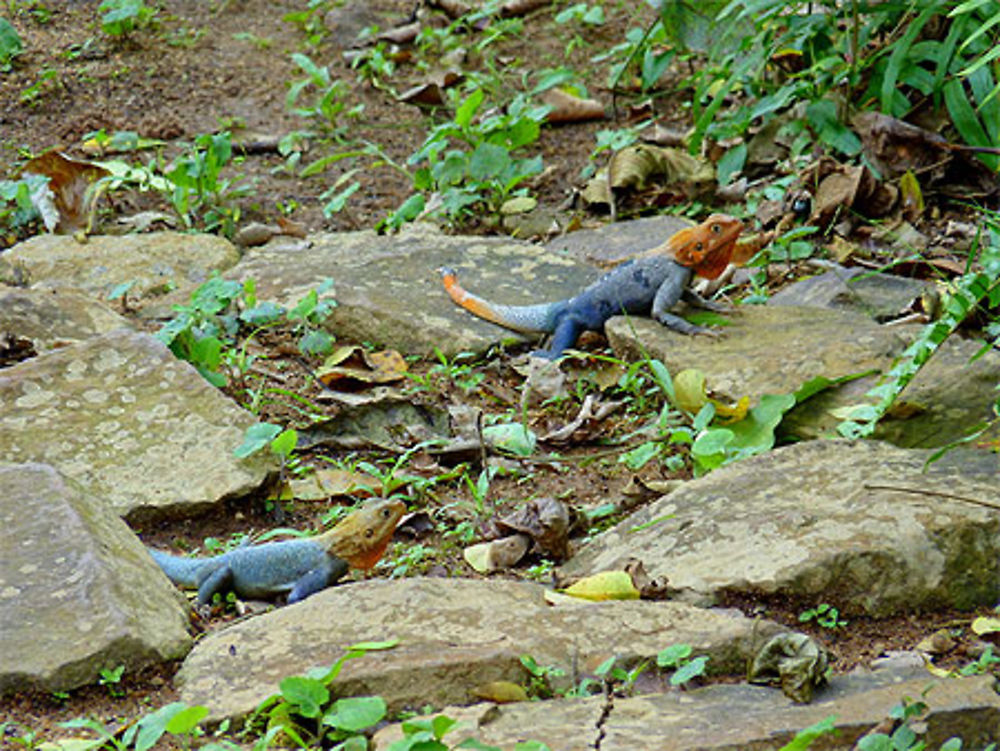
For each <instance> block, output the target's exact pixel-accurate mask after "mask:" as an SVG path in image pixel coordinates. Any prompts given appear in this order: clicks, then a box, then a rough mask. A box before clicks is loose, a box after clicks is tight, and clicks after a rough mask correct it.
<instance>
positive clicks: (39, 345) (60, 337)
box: [0, 284, 128, 352]
mask: <svg viewBox="0 0 1000 751" xmlns="http://www.w3.org/2000/svg"><path fill="white" fill-rule="evenodd" d="M127 325H128V323H127V321H126V320H125V319H124V318H123V317H122V316H120V315H118V314H117V313H115V312H114V311H113V310H112V309H111V308H109V307H108V306H107V305H103V304H102V303H99V302H97V301H96V300H94V299H93V298H91V297H90V296H88V295H86V294H84V293H82V292H76V291H74V290H70V289H61V290H54V289H50V290H38V289H22V288H18V287H6V286H4V285H2V284H0V335H3V334H9V335H12V336H15V337H19V338H22V339H30V340H31V341H32V343H33V344H34V346H35V350H36V351H38V352H43V351H45V350H49V349H53V348H55V347H60V346H63V345H65V344H69V343H72V342H79V341H83V340H84V339H89V338H90V337H92V336H95V335H97V334H104V333H107V332H108V331H113V330H114V329H118V328H121V327H123V326H127Z"/></svg>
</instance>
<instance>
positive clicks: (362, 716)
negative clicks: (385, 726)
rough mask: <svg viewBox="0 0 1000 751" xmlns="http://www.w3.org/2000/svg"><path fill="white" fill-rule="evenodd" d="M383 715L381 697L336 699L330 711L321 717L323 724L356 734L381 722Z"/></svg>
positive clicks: (384, 711)
mask: <svg viewBox="0 0 1000 751" xmlns="http://www.w3.org/2000/svg"><path fill="white" fill-rule="evenodd" d="M385 713H386V704H385V699H383V698H382V697H381V696H354V697H350V698H347V699H337V701H335V702H334V703H333V707H332V708H331V709H330V711H329V712H327V713H326V714H325V715H324V716H323V724H324V725H329V726H330V727H335V728H338V729H339V730H346V731H348V732H352V733H356V732H358V731H361V730H364V729H366V728H370V727H372V726H373V725H375V724H376V723H379V722H381V721H382V718H384V717H385Z"/></svg>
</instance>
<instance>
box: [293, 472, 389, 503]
mask: <svg viewBox="0 0 1000 751" xmlns="http://www.w3.org/2000/svg"><path fill="white" fill-rule="evenodd" d="M289 485H290V486H291V491H292V492H291V497H293V498H297V499H298V500H300V501H323V500H326V499H327V498H330V497H331V496H341V495H356V496H361V497H364V498H368V497H371V496H372V495H374V494H375V492H376V491H378V490H379V488H380V487H381V484H380V483H379V481H378V480H376V479H375V478H374V477H372V476H371V475H366V474H365V473H364V472H350V471H348V470H346V469H318V470H316V471H315V472H313V473H312V474H311V475H309V476H308V477H304V478H302V479H301V480H292V481H291V482H290V483H289Z"/></svg>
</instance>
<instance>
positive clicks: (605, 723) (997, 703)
mask: <svg viewBox="0 0 1000 751" xmlns="http://www.w3.org/2000/svg"><path fill="white" fill-rule="evenodd" d="M903 697H910V698H911V699H916V698H917V697H920V701H923V702H925V703H926V704H927V705H928V711H927V714H926V716H922V723H923V722H926V735H922V736H921V740H923V741H925V742H926V743H927V748H940V747H941V744H942V743H944V741H946V740H947V739H948V738H952V737H958V738H961V739H962V741H963V743H962V748H984V747H985V746H986V744H987V743H990V742H991V741H995V740H996V739H997V738H998V737H1000V698H998V697H997V695H996V692H994V691H993V687H992V678H990V677H989V676H976V677H974V678H961V679H940V678H932V677H930V676H928V675H927V672H926V671H925V670H924V668H923V667H922V666H921V667H919V668H917V669H915V670H914V669H909V670H879V671H875V672H874V673H858V674H853V675H848V676H838V677H836V678H834V679H833V680H832V681H831V683H830V686H829V687H828V688H826V689H824V690H822V691H821V692H820V693H819V694H818V695H817V697H816V699H815V700H814V701H813V702H812V703H811V704H793V703H792V702H790V701H789V700H788V699H787V698H786V697H785V696H784V695H782V693H781V692H780V691H778V690H776V689H772V688H761V687H758V686H747V685H716V686H707V687H705V688H699V689H695V690H689V691H683V692H677V691H674V692H671V693H665V694H653V695H647V696H634V697H629V698H615V699H613V700H612V701H610V702H609V701H608V700H607V699H605V698H604V697H593V698H589V699H582V700H581V699H561V700H553V701H544V702H522V703H518V704H504V705H502V706H496V705H494V704H479V705H475V706H472V707H468V708H459V707H449V708H447V709H446V710H445V711H444V712H443V714H445V715H447V716H448V717H451V718H452V719H454V720H458V721H459V723H460V724H459V726H458V727H456V728H454V729H453V730H452V731H451V732H450V733H449V734H448V735H447V736H446V740H447V741H449V742H450V743H458V742H459V741H461V740H463V739H465V738H469V737H472V738H475V739H476V740H478V741H479V742H480V743H486V744H489V745H492V746H499V747H500V748H503V749H513V748H514V746H515V744H516V743H518V742H519V741H529V740H531V741H541V742H542V743H545V744H546V745H547V746H548V747H549V748H550V749H553V751H555V749H559V751H590V749H594V748H597V747H600V748H601V750H602V751H735V749H779V748H781V747H782V746H784V745H785V744H786V743H789V742H790V741H791V740H792V739H793V738H794V737H795V735H796V734H797V733H798V732H799V731H800V730H802V729H804V728H807V727H809V726H811V725H814V724H816V723H818V722H820V721H821V720H823V719H825V718H827V717H830V716H831V715H832V716H834V717H835V718H836V719H835V722H834V725H835V727H836V728H837V732H836V734H835V735H833V734H828V735H824V736H822V740H820V741H817V743H816V744H814V746H813V747H815V748H824V749H843V750H844V751H848V750H849V749H851V748H854V743H855V742H856V741H857V740H858V738H860V737H861V736H862V735H864V734H865V733H867V732H868V731H870V730H871V728H872V727H873V726H874V725H875V724H876V723H878V722H880V721H882V720H884V719H886V718H887V717H888V716H889V711H890V710H891V709H892V708H893V707H895V706H897V705H898V704H899V703H900V701H901V700H902V699H903ZM401 737H402V732H401V729H400V727H399V726H398V725H395V726H389V727H387V728H385V729H383V730H381V731H379V733H378V734H376V736H375V748H376V749H378V750H379V751H385V749H386V748H388V746H389V744H391V743H392V742H393V741H395V740H398V739H399V738H401Z"/></svg>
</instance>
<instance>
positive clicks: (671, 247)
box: [440, 214, 743, 359]
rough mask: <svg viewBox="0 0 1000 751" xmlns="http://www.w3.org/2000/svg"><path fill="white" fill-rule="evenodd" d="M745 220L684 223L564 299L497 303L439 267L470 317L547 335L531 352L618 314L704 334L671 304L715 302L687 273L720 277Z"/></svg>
mask: <svg viewBox="0 0 1000 751" xmlns="http://www.w3.org/2000/svg"><path fill="white" fill-rule="evenodd" d="M742 229H743V224H742V223H741V222H740V221H739V220H737V219H734V218H733V217H730V216H726V215H724V214H713V215H712V216H710V217H709V218H708V219H707V220H706V221H705V222H703V223H702V224H700V225H698V226H696V227H690V228H687V229H683V230H681V231H680V232H678V233H676V234H674V235H673V236H672V237H671V238H670V239H669V240H667V242H665V243H664V244H663V245H660V246H658V247H656V248H654V249H653V250H651V251H648V252H646V253H644V254H642V255H640V256H638V257H637V258H635V259H633V260H630V261H628V262H626V263H623V264H622V265H620V266H618V267H617V268H615V269H614V270H612V271H610V272H608V273H607V274H605V275H604V276H602V277H601V278H600V279H598V280H597V281H596V282H594V283H593V284H591V285H590V286H588V287H587V288H586V289H584V290H583V291H582V292H580V293H579V294H577V295H574V296H573V297H571V298H569V299H568V300H560V301H557V302H551V303H542V304H539V305H501V304H497V303H492V302H489V301H488V300H485V299H484V298H482V297H479V296H478V295H475V294H473V293H471V292H468V291H467V290H465V289H463V288H462V287H461V285H459V283H458V279H457V277H456V274H455V271H454V270H453V269H451V268H442V269H441V270H440V273H441V278H442V281H443V282H444V287H445V290H446V291H447V292H448V295H449V296H450V297H451V299H452V300H453V301H454V302H455V304H456V305H459V306H460V307H462V308H464V309H465V310H467V311H469V312H470V313H472V314H473V315H475V316H478V317H479V318H483V319H485V320H487V321H491V322H492V323H496V324H498V325H500V326H503V327H505V328H508V329H512V330H514V331H519V332H522V333H547V334H552V339H551V341H550V343H549V346H548V348H547V349H544V350H539V351H537V352H534V353H533V354H535V355H536V356H540V357H545V358H549V359H555V358H557V357H559V356H560V355H562V353H563V352H564V351H565V350H566V349H567V348H569V347H572V346H573V345H574V344H575V343H576V340H577V338H579V336H580V334H581V333H583V332H584V331H600V330H602V329H603V328H604V324H605V323H606V322H607V320H608V319H609V318H611V317H612V316H614V315H620V314H622V313H627V314H645V313H649V314H650V316H651V317H652V318H653V319H654V320H656V321H658V322H659V323H661V324H663V325H664V326H667V327H668V328H670V329H673V330H674V331H679V332H681V333H683V334H710V333H712V332H711V331H710V330H709V329H706V328H704V327H702V326H696V325H694V324H692V323H689V322H687V321H685V320H684V319H683V318H680V317H679V316H676V315H673V314H672V313H670V309H671V308H672V307H673V306H674V305H676V304H677V303H678V302H679V301H680V300H681V298H684V299H686V300H688V301H689V302H692V303H694V304H696V305H700V306H701V307H706V308H709V309H711V310H719V309H721V307H720V306H718V305H715V304H712V303H709V302H707V301H706V300H702V299H701V298H700V297H698V296H697V295H696V294H695V293H694V292H693V291H691V290H688V289H687V285H688V283H689V282H690V281H691V277H692V275H693V274H695V273H697V274H699V275H700V276H705V277H707V278H715V277H716V276H718V275H719V274H720V273H721V272H722V270H723V269H724V268H725V266H726V265H727V264H728V262H729V258H730V256H731V255H732V252H733V248H734V246H735V243H736V239H737V238H738V237H739V234H740V232H741V231H742Z"/></svg>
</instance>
